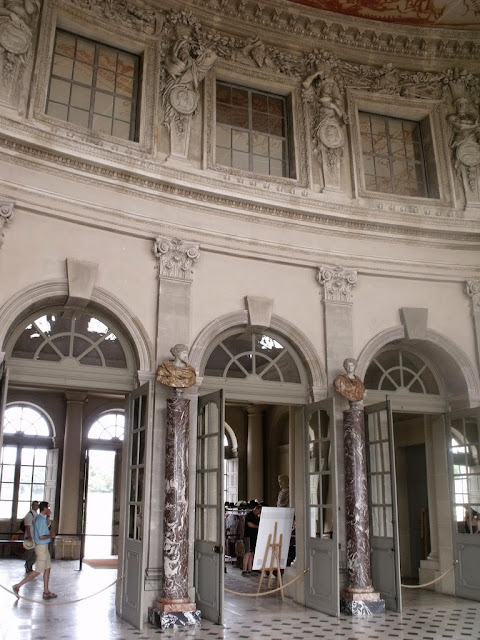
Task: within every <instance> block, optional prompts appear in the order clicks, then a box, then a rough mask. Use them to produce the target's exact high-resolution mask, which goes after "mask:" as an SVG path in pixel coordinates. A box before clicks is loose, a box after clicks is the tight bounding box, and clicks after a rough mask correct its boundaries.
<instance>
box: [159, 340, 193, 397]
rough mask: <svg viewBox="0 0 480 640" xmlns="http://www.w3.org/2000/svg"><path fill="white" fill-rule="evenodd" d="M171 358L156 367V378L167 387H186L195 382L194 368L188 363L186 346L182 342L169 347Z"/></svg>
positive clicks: (191, 385)
mask: <svg viewBox="0 0 480 640" xmlns="http://www.w3.org/2000/svg"><path fill="white" fill-rule="evenodd" d="M170 353H171V354H172V356H173V358H174V359H173V360H166V361H165V362H162V364H161V365H160V366H159V367H158V369H157V375H156V378H157V380H158V382H161V383H162V384H164V385H165V386H167V387H175V388H178V389H187V388H188V387H193V385H194V384H195V382H196V375H195V369H194V368H193V367H192V365H190V364H188V360H187V358H188V348H187V346H186V345H184V344H176V345H175V346H174V347H172V348H171V349H170Z"/></svg>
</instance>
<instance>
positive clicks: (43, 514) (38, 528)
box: [12, 502, 57, 600]
mask: <svg viewBox="0 0 480 640" xmlns="http://www.w3.org/2000/svg"><path fill="white" fill-rule="evenodd" d="M39 508H40V513H39V514H38V516H37V517H36V518H35V521H34V523H33V539H34V541H35V556H36V559H35V568H34V570H33V571H32V572H31V573H28V574H27V575H26V576H25V578H24V579H23V580H22V581H21V582H19V583H18V584H14V585H13V587H12V589H13V592H14V594H15V595H16V596H17V598H18V592H19V590H20V587H23V585H24V584H26V583H27V582H30V581H31V580H34V579H35V578H36V577H37V576H38V575H40V574H41V573H43V599H44V600H52V599H53V598H56V597H57V594H56V593H53V592H52V591H50V589H49V581H50V569H51V566H52V564H51V560H50V552H49V550H48V545H49V543H50V542H51V541H52V540H53V539H54V538H55V534H54V533H51V532H50V530H49V528H48V524H47V519H48V518H49V516H50V507H49V506H48V502H40V505H39Z"/></svg>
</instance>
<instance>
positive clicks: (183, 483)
mask: <svg viewBox="0 0 480 640" xmlns="http://www.w3.org/2000/svg"><path fill="white" fill-rule="evenodd" d="M153 254H154V256H155V258H156V259H157V269H158V311H157V317H158V325H157V340H156V362H157V364H160V363H161V362H164V361H165V360H168V359H169V357H171V356H170V349H171V347H172V346H174V345H175V344H179V343H182V344H187V345H188V344H189V340H190V335H189V329H190V288H191V283H192V278H193V272H192V270H193V267H194V265H195V263H196V261H197V260H198V257H199V245H198V244H197V243H193V242H187V241H184V240H181V239H178V238H166V237H157V238H155V240H154V244H153ZM170 393H171V389H168V388H167V387H165V386H163V385H161V384H159V383H157V384H156V385H155V410H154V416H153V423H154V432H153V442H152V446H153V456H152V460H153V466H152V491H151V495H152V500H151V507H150V540H151V544H150V550H151V551H150V556H149V566H148V567H147V571H148V574H149V575H150V576H155V579H156V580H160V581H161V584H160V583H159V584H158V591H159V592H160V593H161V597H160V598H158V600H157V602H156V603H155V606H154V607H151V608H150V609H149V619H150V621H151V622H152V624H155V625H156V626H159V627H162V628H166V627H175V626H187V625H191V624H198V620H199V617H198V616H197V614H196V613H195V609H196V607H195V604H194V602H193V600H194V595H193V594H194V589H193V562H191V559H192V558H193V524H194V507H192V505H189V500H188V497H189V496H188V493H189V478H191V477H192V471H191V469H190V464H192V465H194V461H195V442H191V441H190V438H189V433H190V429H191V425H194V419H195V415H196V403H197V397H198V389H197V387H192V388H191V389H188V396H189V399H185V398H183V397H182V398H179V397H178V396H176V397H174V398H169V397H167V394H168V395H170ZM180 400H181V402H180V404H179V402H178V401H180ZM182 403H187V404H186V406H183V404H182ZM177 429H178V430H179V431H178V432H177V431H176V430H177ZM179 447H180V448H179ZM174 494H175V495H174ZM174 501H176V502H175V504H174ZM192 502H193V501H192ZM179 523H181V525H180V524H179ZM179 528H181V529H182V535H183V536H184V537H183V538H181V539H179V538H178V536H177V533H178V530H179ZM175 567H177V569H178V571H179V573H177V569H175Z"/></svg>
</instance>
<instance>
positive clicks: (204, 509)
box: [195, 390, 225, 624]
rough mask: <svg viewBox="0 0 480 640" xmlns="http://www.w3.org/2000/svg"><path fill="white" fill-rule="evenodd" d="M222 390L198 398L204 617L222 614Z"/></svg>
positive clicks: (198, 559) (199, 598) (198, 533)
mask: <svg viewBox="0 0 480 640" xmlns="http://www.w3.org/2000/svg"><path fill="white" fill-rule="evenodd" d="M224 419H225V409H224V400H223V390H220V391H215V392H214V393H210V394H208V395H205V396H201V397H200V398H199V399H198V424H197V477H196V500H195V592H196V602H197V606H198V608H199V609H200V610H201V612H202V617H204V618H206V619H207V620H211V621H212V622H215V623H217V624H221V623H222V616H223V582H224V564H225V560H224V549H223V544H224V543H223V540H224V495H223V482H224V473H223V459H224V454H223V438H224Z"/></svg>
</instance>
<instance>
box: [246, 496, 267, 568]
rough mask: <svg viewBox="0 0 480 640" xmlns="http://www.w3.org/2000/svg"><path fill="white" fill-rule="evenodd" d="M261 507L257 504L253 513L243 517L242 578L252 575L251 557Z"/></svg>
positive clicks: (254, 545) (255, 540)
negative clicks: (243, 553)
mask: <svg viewBox="0 0 480 640" xmlns="http://www.w3.org/2000/svg"><path fill="white" fill-rule="evenodd" d="M261 511H262V507H261V506H260V505H259V504H257V505H256V506H255V507H254V509H253V511H249V512H248V513H247V515H246V516H245V531H244V534H243V536H244V537H243V543H244V545H245V555H244V556H243V571H242V576H249V575H251V573H252V566H253V556H254V554H255V547H256V544H257V537H258V527H259V525H260V513H261Z"/></svg>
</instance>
